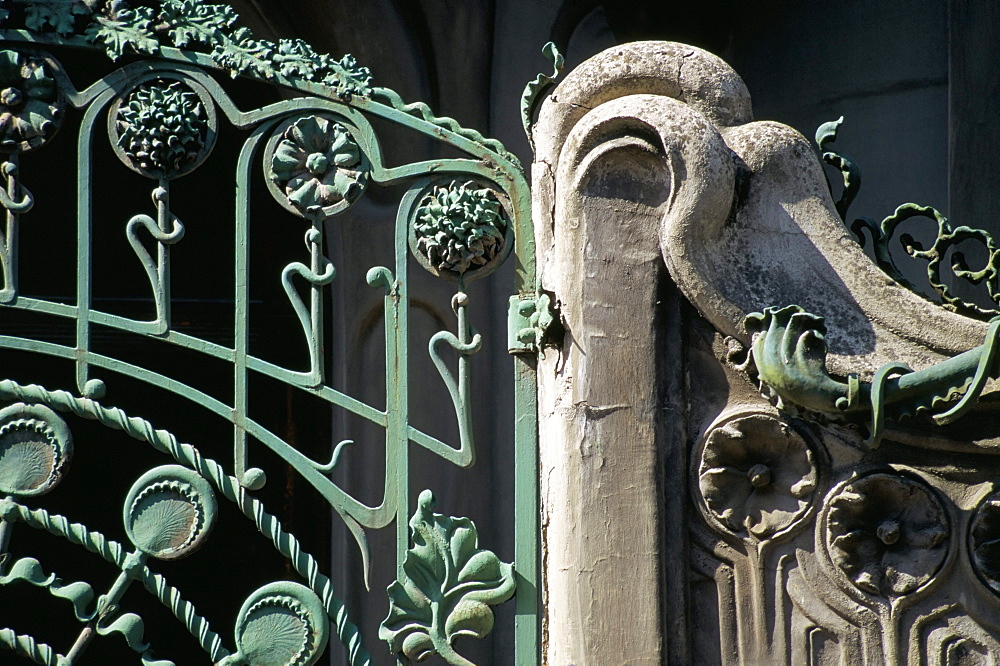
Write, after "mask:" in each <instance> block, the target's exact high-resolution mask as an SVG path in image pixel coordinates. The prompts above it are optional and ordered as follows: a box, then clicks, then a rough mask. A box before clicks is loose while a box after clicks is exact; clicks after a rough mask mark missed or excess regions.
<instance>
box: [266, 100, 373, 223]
mask: <svg viewBox="0 0 1000 666" xmlns="http://www.w3.org/2000/svg"><path fill="white" fill-rule="evenodd" d="M269 175H270V178H271V180H272V182H274V183H275V184H276V185H278V186H279V187H280V188H281V191H282V192H284V194H285V196H286V197H287V198H288V201H289V202H290V203H291V204H292V205H293V206H295V208H296V209H298V210H299V211H302V212H315V211H316V210H318V209H321V208H323V209H326V208H329V207H331V206H337V205H341V204H342V205H343V207H346V206H347V205H350V204H351V203H354V201H355V200H356V199H357V198H358V197H359V196H360V195H361V192H362V190H363V189H364V185H365V182H366V181H367V178H368V174H367V171H366V170H365V169H364V167H363V164H362V159H361V149H360V148H359V147H358V144H357V143H355V141H354V139H353V138H351V135H350V133H349V132H348V131H347V128H346V127H344V126H343V125H341V124H340V123H338V122H334V121H333V120H331V119H329V118H324V117H322V116H308V117H306V118H300V119H299V120H297V121H296V122H295V123H294V124H293V125H291V126H290V127H289V128H288V129H287V130H285V133H284V136H283V138H282V140H281V142H280V143H279V144H278V146H277V148H276V149H275V151H274V154H273V155H272V156H271V165H270V174H269ZM331 212H332V211H331Z"/></svg>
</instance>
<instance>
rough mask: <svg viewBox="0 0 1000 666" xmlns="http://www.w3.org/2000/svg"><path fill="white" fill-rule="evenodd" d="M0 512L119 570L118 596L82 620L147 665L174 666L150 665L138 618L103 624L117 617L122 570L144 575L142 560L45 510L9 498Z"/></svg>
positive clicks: (68, 659)
mask: <svg viewBox="0 0 1000 666" xmlns="http://www.w3.org/2000/svg"><path fill="white" fill-rule="evenodd" d="M3 512H4V515H5V519H7V520H10V518H11V517H13V518H16V519H19V520H21V521H22V522H24V523H25V524H26V525H28V526H30V527H33V528H35V529H40V530H45V531H46V532H48V533H50V534H53V535H55V536H60V537H63V538H64V539H66V540H67V541H69V542H70V543H73V544H77V545H80V546H83V547H84V548H86V549H87V550H89V551H90V552H92V553H95V554H97V555H100V556H101V557H103V558H104V559H105V560H106V561H108V562H110V563H111V564H113V565H115V566H116V567H118V568H119V569H121V570H122V574H121V576H119V582H120V581H121V580H122V577H124V580H125V581H126V584H125V585H119V584H118V583H116V585H115V586H114V588H115V589H118V595H115V594H114V591H112V593H111V594H110V595H109V598H110V599H112V601H111V603H110V605H108V606H105V597H101V600H99V602H98V608H97V609H96V610H95V612H94V614H93V615H92V616H91V617H88V618H86V620H87V621H88V622H89V623H91V624H93V625H94V626H95V629H96V631H97V633H98V634H100V635H102V636H106V635H108V634H111V633H120V634H121V635H122V636H123V637H124V638H125V642H126V643H127V644H128V646H129V647H130V648H131V649H132V650H133V651H135V652H138V653H140V654H141V655H142V657H143V660H144V661H147V662H149V663H151V664H158V665H159V666H174V664H173V662H171V661H157V662H152V657H151V655H150V653H149V645H148V644H146V643H143V642H142V636H143V633H144V631H145V628H144V624H143V621H142V618H141V617H139V616H138V615H135V614H134V613H125V614H123V615H119V616H118V617H117V618H116V619H115V620H113V621H112V622H111V623H110V624H106V623H105V622H104V621H105V620H106V619H108V618H110V617H114V616H115V615H116V614H117V611H118V607H117V597H118V596H120V594H121V592H123V591H124V587H125V586H126V585H127V582H128V581H130V580H131V579H132V576H131V574H129V573H126V569H129V568H130V564H132V563H133V562H136V563H137V566H135V567H134V570H135V571H136V573H138V572H139V571H141V570H142V569H146V570H147V571H148V568H147V567H146V566H145V564H141V562H142V559H139V560H136V559H135V553H131V554H126V553H125V547H124V546H122V544H120V543H118V542H116V541H113V540H111V539H108V538H106V537H105V536H104V535H103V534H101V533H100V532H93V531H90V530H88V529H87V527H86V526H85V525H82V524H80V523H70V522H69V520H68V519H67V518H66V517H64V516H60V515H57V514H51V513H49V512H48V511H46V510H45V509H29V508H28V507H26V506H24V505H22V504H19V503H17V502H14V501H13V500H11V499H10V498H6V499H5V500H3ZM119 588H121V589H119ZM213 635H214V633H213ZM195 638H198V636H197V635H195ZM78 645H80V641H79V640H78V641H77V644H75V645H74V646H73V648H74V649H72V650H70V652H68V653H67V654H66V656H65V657H62V656H59V659H58V660H57V662H56V663H58V664H59V665H60V666H62V665H63V664H71V663H72V662H73V660H74V658H75V657H76V656H78V655H79V651H80V650H79V649H78ZM203 647H204V646H203Z"/></svg>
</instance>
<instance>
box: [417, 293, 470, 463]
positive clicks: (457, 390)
mask: <svg viewBox="0 0 1000 666" xmlns="http://www.w3.org/2000/svg"><path fill="white" fill-rule="evenodd" d="M451 303H452V309H453V310H454V311H455V314H456V315H457V317H458V335H459V337H456V336H455V335H454V334H453V333H451V332H449V331H439V332H437V333H435V334H434V335H433V336H431V339H430V342H428V343H427V353H428V354H430V357H431V361H433V362H434V367H435V368H437V371H438V374H440V375H441V379H442V380H443V381H444V384H445V387H447V389H448V395H450V396H451V402H452V405H453V406H454V407H455V415H456V416H457V418H458V441H459V448H457V449H455V448H452V447H450V446H447V445H443V446H442V445H441V443H440V442H438V440H436V439H435V440H433V441H432V442H428V444H430V445H429V446H428V444H424V443H423V442H420V443H421V444H423V445H424V446H425V448H427V449H429V450H430V451H433V452H434V453H436V454H438V455H439V456H441V457H442V458H444V459H445V460H448V461H449V462H451V463H453V464H455V465H458V466H459V467H470V466H471V465H472V464H473V463H475V462H476V450H475V443H474V441H473V437H472V404H471V397H472V396H471V395H470V392H469V365H468V357H469V356H470V355H472V354H475V353H476V352H478V351H479V350H480V349H482V346H483V336H481V335H480V334H479V333H477V332H475V331H474V330H473V331H471V332H472V338H471V339H469V333H470V328H469V324H468V322H467V321H466V308H467V307H468V304H469V297H468V296H466V294H465V292H462V291H459V292H458V293H457V294H455V296H454V298H452V301H451ZM442 343H443V344H447V345H448V346H450V347H451V348H452V349H454V350H455V351H456V352H458V380H457V381H456V379H455V376H454V375H453V374H452V373H451V370H449V369H448V366H447V364H446V363H445V361H444V359H443V358H441V354H440V353H439V352H438V347H439V346H440V344H442Z"/></svg>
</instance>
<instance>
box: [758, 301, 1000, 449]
mask: <svg viewBox="0 0 1000 666" xmlns="http://www.w3.org/2000/svg"><path fill="white" fill-rule="evenodd" d="M746 329H747V332H749V333H750V334H751V336H752V342H751V349H750V355H749V358H748V365H747V369H748V370H750V371H751V372H754V373H756V375H757V378H758V379H759V380H760V382H761V389H762V390H767V391H769V392H770V393H771V396H772V397H774V398H776V400H777V402H778V406H779V407H780V408H786V407H801V408H805V409H807V410H810V411H814V412H820V413H823V414H827V415H844V416H855V417H857V416H862V417H864V416H869V417H870V419H871V426H870V433H871V435H870V437H869V440H868V445H869V446H871V447H872V448H874V447H877V446H878V443H879V439H880V437H881V434H882V430H883V425H882V424H883V423H884V420H885V419H886V418H887V417H888V418H894V419H899V418H903V417H907V416H912V415H914V414H917V413H923V412H928V413H930V414H931V415H932V417H933V418H934V420H935V422H937V423H938V424H939V425H944V424H947V423H951V422H952V421H954V420H956V419H957V418H959V417H960V416H962V415H963V414H965V413H966V412H967V411H968V410H969V409H971V408H972V406H973V405H974V404H975V402H976V401H977V400H978V398H979V395H980V394H981V392H982V390H983V388H984V387H985V385H986V380H987V379H988V378H989V377H997V376H998V375H1000V367H998V365H997V363H996V356H997V346H998V345H1000V318H997V319H994V320H993V321H992V322H991V324H990V327H989V330H988V332H987V334H986V339H985V340H984V341H983V344H982V345H980V346H978V347H975V348H974V349H970V350H969V351H966V352H963V353H961V354H958V355H956V356H953V357H952V358H949V359H946V360H944V361H941V362H940V363H938V364H936V365H933V366H931V367H929V368H923V369H921V370H916V371H911V370H910V369H909V368H908V367H907V366H905V365H902V364H898V363H890V364H887V365H886V366H883V367H882V368H880V369H879V370H878V372H876V374H875V378H874V380H873V382H872V383H871V384H868V383H866V382H862V381H860V380H859V379H858V377H857V376H856V375H851V376H849V377H848V378H847V381H840V380H838V379H835V378H834V377H832V376H831V375H830V374H829V372H827V369H826V352H827V350H826V341H825V339H824V338H825V335H826V325H825V323H824V320H823V318H822V317H819V316H816V315H813V314H810V313H808V312H806V311H805V310H803V309H802V308H801V307H799V306H797V305H789V306H786V307H783V308H766V309H765V310H764V312H763V313H759V312H755V313H753V314H751V315H749V316H747V318H746ZM959 398H961V399H960V400H959V402H958V403H957V404H955V405H954V406H952V407H950V408H948V409H943V408H944V407H945V406H946V405H948V404H950V403H951V402H953V401H955V400H956V399H959Z"/></svg>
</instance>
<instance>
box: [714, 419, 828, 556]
mask: <svg viewBox="0 0 1000 666" xmlns="http://www.w3.org/2000/svg"><path fill="white" fill-rule="evenodd" d="M817 474H818V473H817V469H816V454H815V453H814V452H813V449H812V446H811V445H810V444H809V443H808V442H807V441H806V440H805V438H804V437H803V436H802V435H801V434H800V433H799V432H798V431H797V430H796V429H795V428H794V427H792V426H791V425H789V424H788V423H785V422H783V421H781V420H779V419H777V418H774V417H773V416H770V415H767V414H750V415H745V416H739V417H737V418H734V419H732V420H730V421H727V422H724V423H722V424H721V425H719V426H716V427H715V428H713V429H712V430H711V431H709V433H708V434H707V435H706V439H705V443H704V448H703V449H702V453H701V463H700V465H699V469H698V488H699V490H700V493H701V497H702V499H703V500H704V502H705V506H706V508H707V509H708V512H709V513H710V514H711V515H712V516H713V517H714V518H715V519H716V520H717V521H718V522H719V524H720V525H722V526H723V527H724V528H725V529H727V530H731V531H732V532H734V533H736V534H741V535H749V536H750V537H752V538H754V539H757V540H761V539H765V538H768V537H770V536H773V535H774V534H776V533H778V532H782V531H784V530H787V529H788V528H789V527H791V526H792V525H793V524H794V523H795V522H796V521H798V520H799V519H800V518H801V517H802V516H803V514H805V513H806V511H807V509H808V508H809V506H810V504H811V502H812V498H813V495H814V493H815V490H816V484H817Z"/></svg>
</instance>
